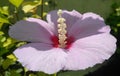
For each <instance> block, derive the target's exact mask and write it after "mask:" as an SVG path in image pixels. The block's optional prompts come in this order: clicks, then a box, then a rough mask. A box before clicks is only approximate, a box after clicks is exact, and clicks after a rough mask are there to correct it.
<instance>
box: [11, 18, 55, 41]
mask: <svg viewBox="0 0 120 76" xmlns="http://www.w3.org/2000/svg"><path fill="white" fill-rule="evenodd" d="M51 31H52V28H51V27H50V25H49V24H47V23H46V22H45V21H43V20H40V19H35V18H28V19H27V20H26V21H25V20H21V21H19V22H17V23H16V24H14V25H13V26H11V27H10V30H9V35H10V36H11V37H13V38H15V39H17V40H21V41H29V42H44V43H52V42H51V40H50V37H51V36H52V35H53V33H52V32H51Z"/></svg>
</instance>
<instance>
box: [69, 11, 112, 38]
mask: <svg viewBox="0 0 120 76" xmlns="http://www.w3.org/2000/svg"><path fill="white" fill-rule="evenodd" d="M105 27H106V29H104V31H99V30H100V29H103V28H105ZM107 28H108V29H109V26H106V24H105V23H104V20H103V18H102V17H100V16H99V15H96V14H94V13H85V14H83V16H82V19H79V20H78V21H77V22H76V23H75V24H74V25H73V26H72V27H71V29H70V30H69V31H68V36H73V37H75V39H78V38H83V37H87V36H91V35H94V34H99V33H102V32H107V30H108V29H107ZM105 30H106V31H105ZM108 31H110V30H108Z"/></svg>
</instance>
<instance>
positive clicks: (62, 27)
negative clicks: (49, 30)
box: [57, 10, 67, 48]
mask: <svg viewBox="0 0 120 76" xmlns="http://www.w3.org/2000/svg"><path fill="white" fill-rule="evenodd" d="M57 14H58V17H59V18H58V20H57V22H58V25H57V27H58V42H59V47H60V48H65V47H66V43H67V41H66V39H67V36H66V34H67V30H66V28H67V26H66V23H65V21H66V20H65V18H63V17H62V10H58V12H57Z"/></svg>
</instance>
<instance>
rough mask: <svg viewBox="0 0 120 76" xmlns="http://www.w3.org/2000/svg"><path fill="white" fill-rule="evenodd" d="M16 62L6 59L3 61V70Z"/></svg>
mask: <svg viewBox="0 0 120 76" xmlns="http://www.w3.org/2000/svg"><path fill="white" fill-rule="evenodd" d="M13 63H14V61H13V60H11V59H6V60H4V61H3V64H2V67H3V69H7V68H8V67H9V66H10V65H11V64H13Z"/></svg>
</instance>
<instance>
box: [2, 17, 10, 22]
mask: <svg viewBox="0 0 120 76" xmlns="http://www.w3.org/2000/svg"><path fill="white" fill-rule="evenodd" d="M0 23H9V20H8V19H6V18H2V17H0Z"/></svg>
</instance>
